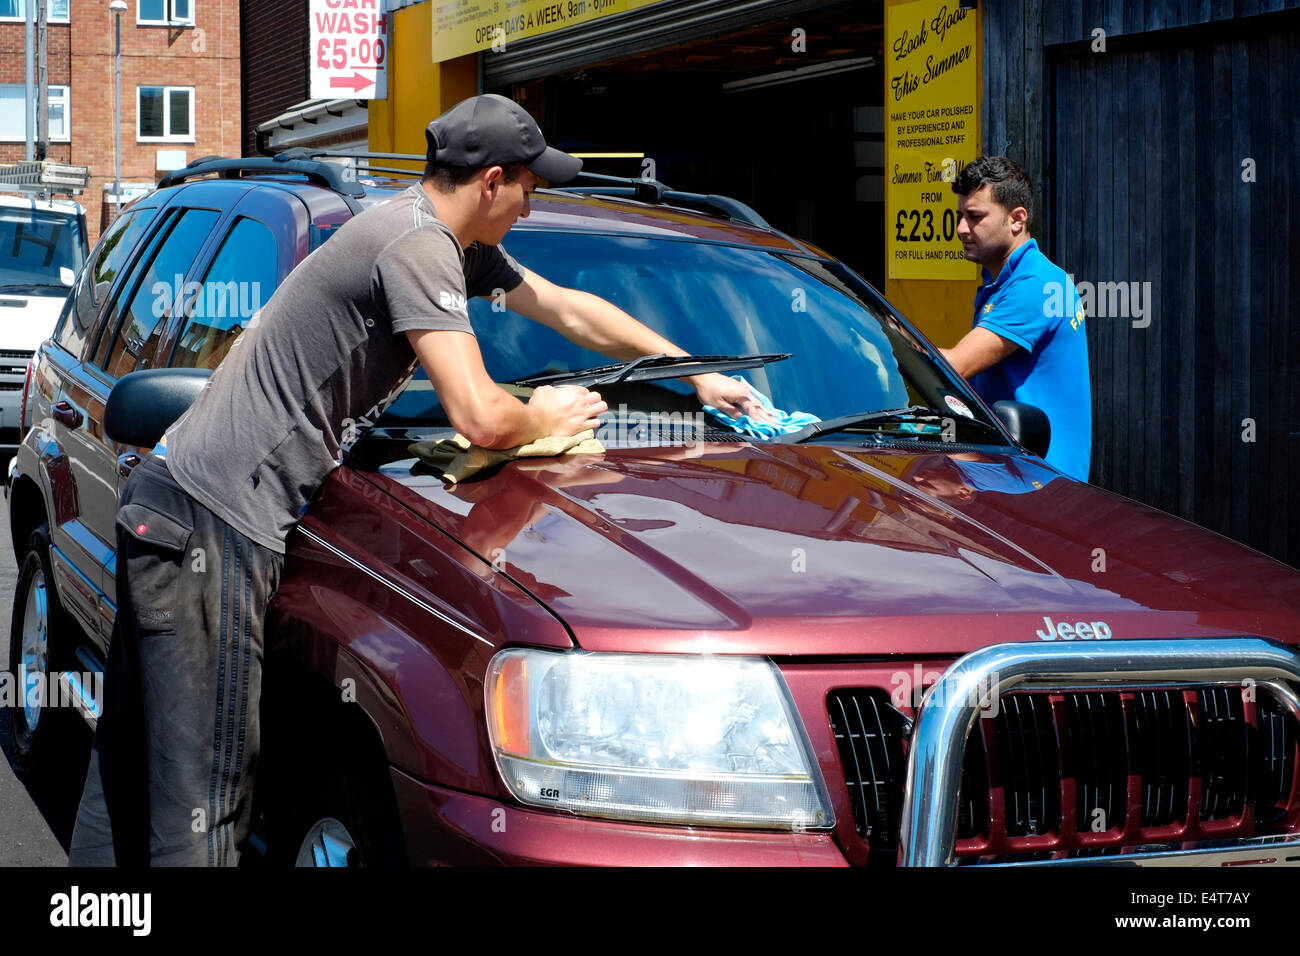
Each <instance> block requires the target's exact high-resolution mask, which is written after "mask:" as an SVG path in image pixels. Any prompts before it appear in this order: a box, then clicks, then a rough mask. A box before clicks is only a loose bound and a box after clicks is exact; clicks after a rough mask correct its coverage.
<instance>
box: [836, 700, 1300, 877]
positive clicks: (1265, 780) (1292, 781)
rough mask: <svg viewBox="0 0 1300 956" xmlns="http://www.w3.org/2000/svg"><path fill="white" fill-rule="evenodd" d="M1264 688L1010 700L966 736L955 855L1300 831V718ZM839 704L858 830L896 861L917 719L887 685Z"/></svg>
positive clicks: (1004, 855)
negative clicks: (907, 764)
mask: <svg viewBox="0 0 1300 956" xmlns="http://www.w3.org/2000/svg"><path fill="white" fill-rule="evenodd" d="M1252 691H1253V689H1246V690H1243V688H1241V687H1236V686H1230V687H1199V688H1186V689H1185V688H1162V689H1155V690H1151V689H1141V690H1132V691H1127V690H1124V691H1121V690H1098V691H1086V692H1064V693H1054V692H1051V691H1032V692H1030V691H1025V692H1014V693H1010V694H1005V695H1003V696H1002V697H1001V699H1000V700H999V701H998V708H997V713H996V715H995V716H992V717H983V718H981V719H980V720H978V721H976V724H975V727H974V729H973V730H972V731H971V734H970V736H969V738H968V739H967V743H966V748H965V753H964V757H963V762H962V778H961V790H960V794H959V798H958V801H957V841H956V846H955V857H956V858H957V860H958V861H964V862H976V861H977V860H980V861H989V860H998V861H1007V860H1016V859H1019V860H1029V859H1048V858H1060V857H1066V856H1068V857H1084V856H1094V855H1096V856H1101V855H1109V854H1113V853H1119V852H1122V851H1124V850H1125V849H1126V848H1132V847H1136V846H1139V845H1144V844H1151V843H1190V842H1195V841H1202V840H1211V839H1239V838H1247V837H1252V836H1260V835H1271V834H1285V833H1293V832H1297V831H1300V785H1298V783H1297V773H1296V769H1297V763H1300V750H1298V743H1297V741H1298V740H1300V735H1298V733H1297V724H1296V721H1295V719H1294V718H1292V717H1291V716H1290V715H1289V714H1288V713H1287V712H1286V711H1285V710H1284V709H1283V708H1282V707H1281V705H1279V704H1278V703H1277V702H1276V701H1275V700H1274V699H1273V698H1272V697H1271V696H1269V695H1268V694H1267V693H1265V692H1264V691H1263V690H1260V691H1259V693H1258V694H1254V693H1253V692H1252ZM1252 698H1253V699H1252ZM827 705H828V714H829V718H830V724H831V728H832V731H833V733H834V737H835V741H836V744H837V747H838V749H839V754H840V763H841V766H842V768H843V771H844V776H845V782H846V785H847V788H848V792H849V797H850V801H849V802H850V805H851V806H852V810H853V816H854V823H855V825H856V832H857V835H858V836H859V837H860V838H861V839H862V840H863V841H864V842H866V843H867V844H868V846H869V848H870V850H871V852H872V854H873V855H875V854H881V855H883V856H885V857H887V858H888V859H889V860H892V859H893V858H894V857H895V855H896V853H897V849H898V840H899V833H898V824H899V821H900V815H901V813H902V804H903V788H904V784H905V779H906V775H905V758H906V754H907V750H908V740H907V734H908V732H909V731H910V727H911V723H910V720H909V718H908V716H907V715H905V714H903V713H901V712H900V711H898V710H897V709H895V708H894V707H893V705H892V704H891V702H890V698H889V694H888V692H886V691H884V690H883V689H874V688H873V689H853V690H837V691H834V692H832V693H831V694H830V695H829V696H828V700H827Z"/></svg>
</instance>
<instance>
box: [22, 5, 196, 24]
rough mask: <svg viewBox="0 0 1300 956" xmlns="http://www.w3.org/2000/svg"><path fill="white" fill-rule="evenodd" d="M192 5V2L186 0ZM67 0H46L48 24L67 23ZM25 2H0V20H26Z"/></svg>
mask: <svg viewBox="0 0 1300 956" xmlns="http://www.w3.org/2000/svg"><path fill="white" fill-rule="evenodd" d="M186 2H189V3H192V2H193V0H186ZM68 3H69V0H46V2H45V17H46V19H47V20H49V22H50V23H67V22H68ZM26 19H27V0H0V20H24V21H25V20H26Z"/></svg>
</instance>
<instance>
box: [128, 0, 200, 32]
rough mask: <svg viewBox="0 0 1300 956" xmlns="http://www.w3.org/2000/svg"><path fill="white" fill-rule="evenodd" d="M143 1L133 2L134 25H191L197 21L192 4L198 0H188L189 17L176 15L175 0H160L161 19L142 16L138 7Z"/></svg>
mask: <svg viewBox="0 0 1300 956" xmlns="http://www.w3.org/2000/svg"><path fill="white" fill-rule="evenodd" d="M143 2H144V0H136V3H135V23H136V26H141V27H174V26H193V25H194V24H195V23H196V22H197V19H196V15H195V9H194V6H195V4H196V3H197V2H198V0H189V2H190V15H189V17H178V16H176V0H162V5H163V17H164V18H163V19H162V20H146V19H145V18H144V14H143V13H141V12H140V8H141V6H142V4H143Z"/></svg>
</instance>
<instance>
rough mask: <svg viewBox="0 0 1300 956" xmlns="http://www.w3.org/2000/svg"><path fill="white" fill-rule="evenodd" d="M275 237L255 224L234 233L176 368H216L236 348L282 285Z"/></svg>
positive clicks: (196, 303)
mask: <svg viewBox="0 0 1300 956" xmlns="http://www.w3.org/2000/svg"><path fill="white" fill-rule="evenodd" d="M278 261H279V257H278V254H277V252H276V248H275V236H273V235H272V234H271V230H270V229H268V228H267V227H266V226H264V225H262V223H260V222H258V221H257V220H255V219H240V220H239V221H237V222H236V223H235V227H234V228H233V229H231V230H230V234H229V235H228V236H226V238H225V241H224V242H222V244H221V250H220V251H219V252H218V253H217V257H216V258H215V259H214V260H213V261H212V267H211V268H210V269H208V274H207V276H206V277H205V278H204V280H203V287H202V290H201V291H200V293H199V295H198V296H196V297H195V299H194V300H193V302H192V303H191V305H190V313H189V318H188V319H187V320H186V322H185V328H184V330H183V331H182V332H181V335H180V340H179V341H178V342H177V344H176V351H175V352H174V353H173V354H172V360H171V364H172V365H173V366H174V367H176V368H208V369H215V368H216V367H217V366H218V365H220V364H221V360H222V359H223V358H225V357H226V352H227V351H229V349H230V345H231V343H232V342H234V341H235V339H236V338H237V337H238V336H239V333H241V332H242V331H244V329H246V328H247V327H248V321H249V319H251V318H252V317H253V314H254V313H255V312H257V310H258V309H260V308H261V307H262V306H263V304H264V303H265V302H266V300H267V299H269V298H271V293H272V292H274V291H275V287H276V284H277V283H278V281H279V274H278V272H277V270H276V263H277V262H278Z"/></svg>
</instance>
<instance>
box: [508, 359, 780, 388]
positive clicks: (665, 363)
mask: <svg viewBox="0 0 1300 956" xmlns="http://www.w3.org/2000/svg"><path fill="white" fill-rule="evenodd" d="M793 354H794V353H793V352H786V353H784V354H775V353H774V354H768V355H673V356H668V355H664V354H662V353H660V354H659V355H643V356H641V357H640V358H638V359H633V360H632V361H630V362H618V363H617V364H614V365H601V366H598V367H596V368H584V369H578V370H577V371H573V372H556V373H553V374H550V375H531V376H529V377H528V378H517V379H515V380H514V381H513V382H510V383H509V384H511V385H522V386H524V387H525V388H536V387H537V386H539V385H584V386H586V387H588V388H590V387H591V386H593V385H617V384H621V383H624V382H651V381H654V380H655V379H661V378H685V377H687V376H688V375H698V374H699V373H700V372H732V371H736V370H738V369H745V368H758V367H760V366H762V365H769V364H771V363H772V362H781V361H784V360H785V359H788V358H789V357H790V356H791V355H793Z"/></svg>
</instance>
